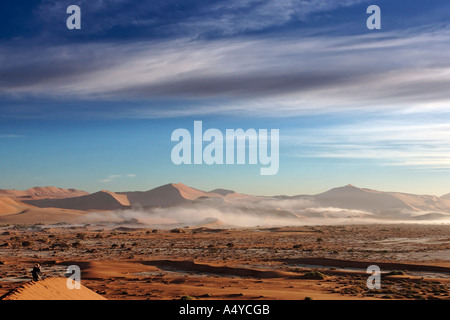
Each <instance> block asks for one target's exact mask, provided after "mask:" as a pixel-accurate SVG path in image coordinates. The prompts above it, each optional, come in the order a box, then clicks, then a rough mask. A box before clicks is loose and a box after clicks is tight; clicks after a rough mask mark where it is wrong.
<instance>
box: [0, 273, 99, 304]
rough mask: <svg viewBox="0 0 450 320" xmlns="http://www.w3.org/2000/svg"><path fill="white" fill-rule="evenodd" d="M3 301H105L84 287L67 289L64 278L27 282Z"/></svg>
mask: <svg viewBox="0 0 450 320" xmlns="http://www.w3.org/2000/svg"><path fill="white" fill-rule="evenodd" d="M3 300H106V299H105V298H104V297H102V296H101V295H99V294H97V293H95V292H93V291H91V290H89V289H88V288H86V287H85V286H84V285H81V288H80V289H72V290H71V289H68V287H67V279H66V278H47V279H44V280H41V281H37V282H28V283H26V284H24V285H22V286H21V287H20V288H17V289H15V290H13V291H12V292H10V293H8V294H7V295H6V296H5V297H3Z"/></svg>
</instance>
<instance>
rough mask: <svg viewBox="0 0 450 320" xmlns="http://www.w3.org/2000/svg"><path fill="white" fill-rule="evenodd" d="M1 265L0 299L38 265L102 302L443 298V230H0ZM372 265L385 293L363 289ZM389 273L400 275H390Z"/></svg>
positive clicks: (446, 249) (447, 278) (447, 242)
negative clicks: (75, 274)
mask: <svg viewBox="0 0 450 320" xmlns="http://www.w3.org/2000/svg"><path fill="white" fill-rule="evenodd" d="M319 239H320V240H319ZM24 241H28V242H29V245H28V246H24V245H23V243H24ZM4 243H8V244H9V245H8V246H6V247H4V246H2V244H4ZM0 256H1V257H2V258H1V259H2V260H3V262H0V295H1V294H4V293H6V292H8V291H9V290H11V289H14V288H17V287H18V286H20V285H21V284H23V283H24V282H29V277H30V275H29V271H30V270H31V267H32V266H33V265H34V263H40V264H41V265H42V270H43V272H44V274H45V275H47V276H51V277H61V276H62V275H63V274H64V273H65V270H66V268H67V266H68V265H74V264H75V265H78V266H79V267H80V268H81V272H82V273H81V276H82V283H83V284H84V285H85V286H87V287H89V288H90V289H91V290H93V291H94V292H96V293H98V294H99V295H101V296H102V297H105V298H107V299H108V300H109V299H113V300H114V299H117V300H124V299H137V300H146V299H152V300H159V299H163V300H171V299H181V298H183V297H185V296H188V297H190V298H192V299H195V300H202V299H236V300H239V299H251V300H264V299H305V298H306V297H309V298H312V299H316V300H317V299H327V300H353V299H364V300H367V299H369V300H370V299H450V292H449V288H450V226H445V225H429V226H421V225H356V226H310V227H308V226H304V227H276V228H238V229H220V228H215V229H210V228H204V227H203V228H182V229H180V230H178V229H177V230H176V232H175V230H157V231H154V230H152V229H145V228H142V229H133V228H124V227H120V228H117V229H116V230H102V231H100V230H98V227H95V226H87V227H70V228H56V227H54V228H49V229H45V228H44V229H42V228H39V227H38V226H37V227H36V228H27V227H19V226H7V227H3V228H0ZM371 264H376V265H379V266H380V268H381V270H382V273H383V275H382V290H379V291H371V290H369V289H368V288H367V287H366V280H367V278H368V274H367V273H366V268H367V266H369V265H371ZM393 270H401V271H402V272H403V273H402V274H399V275H388V274H389V272H391V271H393ZM310 272H321V274H322V275H323V276H324V277H323V278H316V273H313V275H315V276H313V278H312V279H311V278H309V277H308V274H309V273H310Z"/></svg>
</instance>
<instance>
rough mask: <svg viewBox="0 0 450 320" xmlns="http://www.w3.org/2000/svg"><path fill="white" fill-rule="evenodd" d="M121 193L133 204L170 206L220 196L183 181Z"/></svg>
mask: <svg viewBox="0 0 450 320" xmlns="http://www.w3.org/2000/svg"><path fill="white" fill-rule="evenodd" d="M120 194H124V195H126V196H127V197H128V200H129V201H130V203H131V205H141V206H143V207H169V206H174V205H177V204H180V203H185V202H189V201H190V200H195V199H198V198H200V197H220V195H218V194H215V193H213V194H211V193H208V192H205V191H201V190H198V189H194V188H191V187H188V186H186V185H184V184H182V183H176V184H174V183H170V184H166V185H163V186H160V187H157V188H154V189H151V190H148V191H133V192H121V193H120Z"/></svg>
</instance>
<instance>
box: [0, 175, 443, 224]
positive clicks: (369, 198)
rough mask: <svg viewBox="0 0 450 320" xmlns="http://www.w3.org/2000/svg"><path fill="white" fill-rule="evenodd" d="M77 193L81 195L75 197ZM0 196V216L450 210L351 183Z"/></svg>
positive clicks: (404, 215)
mask: <svg viewBox="0 0 450 320" xmlns="http://www.w3.org/2000/svg"><path fill="white" fill-rule="evenodd" d="M77 194H81V196H73V195H77ZM0 195H3V197H1V196H0V200H1V201H0V214H3V215H5V214H14V213H17V212H20V211H21V210H24V206H27V205H32V206H35V207H39V208H60V209H67V210H79V211H89V210H117V209H127V208H131V207H143V208H167V207H171V208H174V209H177V210H180V208H181V209H189V210H192V212H195V211H196V210H197V209H199V210H203V211H204V212H206V210H207V209H208V208H213V209H215V210H217V211H220V212H221V213H223V214H234V213H240V214H244V215H246V216H259V217H268V218H271V219H272V218H283V219H284V218H287V219H291V218H294V217H299V218H302V217H313V218H315V217H317V218H320V217H328V218H331V217H333V218H363V217H371V218H382V219H417V220H426V219H435V218H436V219H441V218H448V217H449V214H450V195H446V196H443V197H437V196H431V195H414V194H407V193H400V192H382V191H376V190H371V189H366V188H358V187H355V186H352V185H347V186H344V187H338V188H333V189H331V190H328V191H326V192H323V193H320V194H316V195H299V196H292V197H291V196H273V197H270V196H265V197H259V196H250V195H243V194H239V193H236V192H234V191H232V190H226V189H214V190H212V191H210V192H206V191H202V190H199V189H195V188H191V187H188V186H186V185H184V184H182V183H170V184H166V185H163V186H160V187H157V188H154V189H151V190H148V191H132V192H117V193H114V192H110V191H100V192H96V193H93V194H88V193H86V192H84V191H79V190H74V189H60V188H55V187H43V188H40V187H36V188H32V189H28V190H26V191H17V190H0ZM6 195H10V196H9V197H6ZM46 196H47V197H46ZM69 196H70V197H69ZM43 197H44V198H43ZM2 198H3V200H2ZM25 208H26V207H25Z"/></svg>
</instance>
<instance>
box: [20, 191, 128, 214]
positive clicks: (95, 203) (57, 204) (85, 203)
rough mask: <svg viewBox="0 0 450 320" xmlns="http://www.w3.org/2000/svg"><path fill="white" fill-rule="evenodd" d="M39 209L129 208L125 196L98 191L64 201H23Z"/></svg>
mask: <svg viewBox="0 0 450 320" xmlns="http://www.w3.org/2000/svg"><path fill="white" fill-rule="evenodd" d="M22 202H24V203H27V204H31V205H33V206H35V207H39V208H61V209H72V210H117V209H126V208H129V207H130V203H129V201H128V199H127V197H126V196H124V195H120V194H116V193H114V192H110V191H99V192H96V193H92V194H88V195H85V196H81V197H73V198H65V199H40V200H23V201H22Z"/></svg>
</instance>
